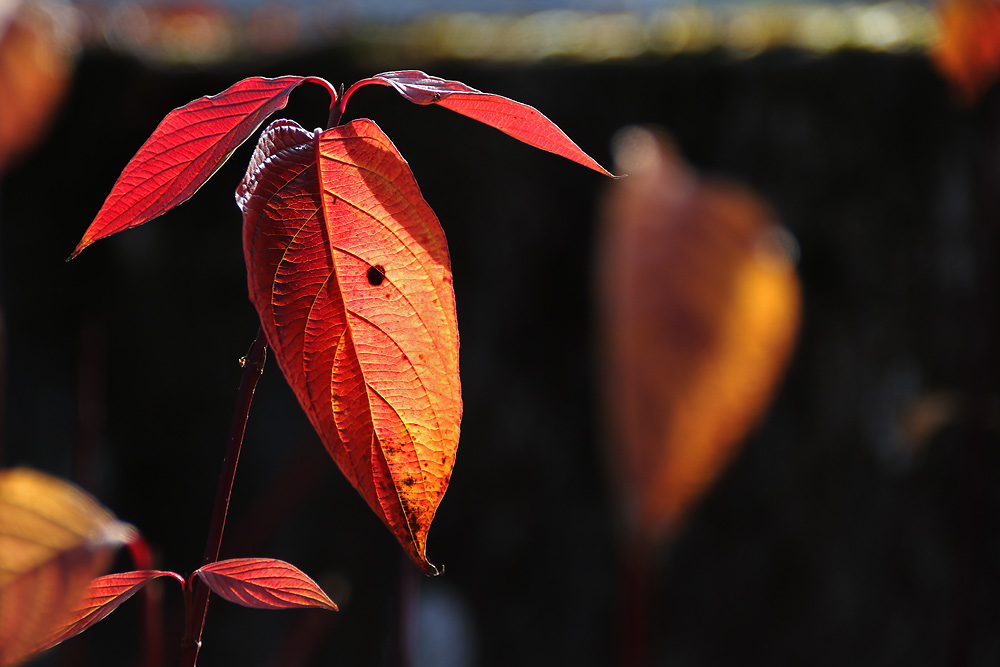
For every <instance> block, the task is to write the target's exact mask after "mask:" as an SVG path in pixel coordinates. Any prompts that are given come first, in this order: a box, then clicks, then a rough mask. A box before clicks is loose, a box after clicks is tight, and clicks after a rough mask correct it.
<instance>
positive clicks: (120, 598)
mask: <svg viewBox="0 0 1000 667" xmlns="http://www.w3.org/2000/svg"><path fill="white" fill-rule="evenodd" d="M159 577H173V578H174V579H177V580H178V581H180V583H181V585H182V586H183V585H184V578H183V577H181V576H180V575H179V574H177V573H175V572H162V571H160V570H136V571H133V572H120V573H117V574H108V575H105V576H103V577H97V578H96V579H94V580H92V581H91V582H90V585H89V586H88V587H87V591H86V593H85V594H84V596H83V599H82V600H81V601H80V603H79V604H77V605H76V607H74V608H73V609H72V610H71V611H70V612H69V614H68V615H67V616H66V617H65V618H64V620H63V623H62V625H60V626H59V627H57V628H56V629H55V630H54V631H53V633H52V634H51V635H50V636H49V637H48V638H46V639H45V640H44V641H43V642H42V643H41V645H40V647H39V648H40V649H47V648H51V647H53V646H55V645H56V644H59V643H61V642H64V641H66V640H67V639H69V638H71V637H75V636H76V635H78V634H80V633H81V632H83V631H84V630H86V629H88V628H90V627H91V626H92V625H94V624H95V623H97V622H98V621H100V620H102V619H104V618H105V617H106V616H107V615H108V614H110V613H111V612H113V611H114V610H115V609H117V608H118V607H119V606H120V605H121V604H122V603H123V602H125V601H126V600H128V599H129V598H130V597H132V596H133V595H135V594H136V593H138V592H139V591H140V590H141V589H142V588H143V587H144V586H145V585H146V584H148V583H149V582H151V581H152V580H154V579H157V578H159Z"/></svg>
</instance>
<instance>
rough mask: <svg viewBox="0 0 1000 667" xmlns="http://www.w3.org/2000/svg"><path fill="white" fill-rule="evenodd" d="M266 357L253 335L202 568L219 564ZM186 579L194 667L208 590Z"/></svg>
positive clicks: (189, 664) (187, 643)
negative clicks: (252, 405)
mask: <svg viewBox="0 0 1000 667" xmlns="http://www.w3.org/2000/svg"><path fill="white" fill-rule="evenodd" d="M266 357H267V337H266V336H265V334H264V330H263V329H259V330H258V331H257V338H256V339H255V340H254V342H253V345H252V346H251V347H250V351H249V352H248V353H247V356H246V357H244V358H243V359H241V360H240V363H241V364H242V366H243V377H242V378H241V380H240V389H239V393H238V394H237V396H236V409H235V411H234V412H233V423H232V427H231V428H230V431H229V445H228V447H227V449H226V457H225V459H223V462H222V475H221V477H220V478H219V488H218V491H217V492H216V495H215V509H214V510H213V514H212V523H211V525H210V526H209V529H208V541H207V542H206V544H205V559H204V561H203V562H202V565H207V564H208V563H214V562H215V561H217V560H219V551H220V550H221V549H222V533H223V531H224V530H225V528H226V514H227V513H228V511H229V498H230V496H231V494H232V491H233V479H234V478H235V477H236V464H237V463H239V460H240V448H241V447H242V446H243V432H244V431H245V429H246V424H247V417H248V416H249V414H250V404H251V403H252V402H253V393H254V389H255V388H256V387H257V381H258V380H259V379H260V376H261V373H263V371H264V360H265V358H266ZM194 579H195V578H194V577H191V578H189V584H190V589H188V590H186V591H185V594H186V595H188V596H191V595H193V597H194V599H193V602H192V604H191V607H190V612H189V613H188V614H187V631H186V632H185V635H184V639H183V641H182V642H181V660H180V665H181V667H195V664H196V663H197V661H198V650H199V649H200V648H201V634H202V631H203V630H204V629H205V616H206V615H207V613H208V595H209V590H208V586H206V585H205V584H204V583H202V582H200V581H197V582H196V581H194Z"/></svg>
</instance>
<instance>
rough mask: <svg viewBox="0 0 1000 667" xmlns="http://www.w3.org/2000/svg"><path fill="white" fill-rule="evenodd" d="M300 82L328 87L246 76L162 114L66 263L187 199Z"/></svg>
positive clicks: (292, 78) (293, 78)
mask: <svg viewBox="0 0 1000 667" xmlns="http://www.w3.org/2000/svg"><path fill="white" fill-rule="evenodd" d="M306 80H310V81H316V82H319V83H321V84H323V85H325V86H326V87H328V88H329V87H330V86H329V84H328V83H326V82H325V81H323V80H322V79H317V78H313V77H302V76H283V77H279V78H277V79H265V78H262V77H250V78H248V79H243V80H242V81H240V82H239V83H237V84H235V85H233V86H231V87H230V88H228V89H226V90H224V91H223V92H221V93H219V94H218V95H210V96H206V97H201V98H199V99H197V100H194V101H193V102H189V103H188V104H185V105H184V106H182V107H180V108H178V109H174V110H173V111H171V112H170V113H169V114H167V116H166V117H165V118H164V119H163V120H162V121H161V122H160V124H159V126H157V128H156V130H154V131H153V134H152V136H150V137H149V139H147V140H146V143H145V144H143V145H142V147H141V148H140V149H139V152H138V153H136V154H135V157H133V158H132V159H131V160H130V161H129V163H128V164H127V165H126V166H125V169H124V170H123V171H122V173H121V175H120V176H119V177H118V180H117V182H115V184H114V187H113V188H112V189H111V194H110V195H108V198H107V199H106V200H105V202H104V205H103V206H102V207H101V210H100V211H99V212H98V214H97V217H96V218H95V219H94V221H93V222H92V223H91V225H90V227H89V228H88V229H87V231H86V233H85V234H84V236H83V238H82V239H81V240H80V243H79V244H78V245H77V247H76V249H75V250H74V251H73V254H72V255H71V256H70V259H72V258H73V257H76V256H77V255H78V254H80V252H81V251H82V250H83V249H84V248H86V247H87V246H88V245H90V244H91V243H93V242H94V241H97V240H98V239H101V238H104V237H106V236H110V235H111V234H115V233H117V232H120V231H122V230H125V229H130V228H132V227H136V226H138V225H141V224H143V223H145V222H149V221H150V220H152V219H153V218H156V217H157V216H159V215H161V214H163V213H165V212H166V211H168V210H170V209H171V208H173V207H175V206H177V205H178V204H181V203H183V202H184V201H186V200H188V199H189V198H190V197H191V196H192V195H193V194H194V193H195V192H196V191H197V190H198V189H199V188H200V187H201V186H202V185H203V184H204V183H205V181H207V180H208V179H209V178H210V177H211V176H212V174H214V173H215V172H216V171H217V170H218V169H219V167H221V166H222V164H223V163H224V162H225V161H226V160H227V159H229V156H230V155H232V153H233V151H235V150H236V149H237V148H238V147H239V145H240V144H242V143H243V142H244V141H246V139H247V137H249V136H250V135H251V134H253V132H254V131H255V130H256V129H257V128H258V127H260V124H261V123H262V122H263V121H264V119H265V118H267V117H268V116H269V115H270V114H272V113H273V112H275V111H277V110H278V109H282V108H284V106H285V104H287V102H288V96H289V95H290V94H291V92H292V90H294V89H295V88H296V87H297V86H298V85H299V84H300V83H302V82H303V81H306ZM331 94H332V88H331Z"/></svg>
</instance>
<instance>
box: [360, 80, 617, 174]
mask: <svg viewBox="0 0 1000 667" xmlns="http://www.w3.org/2000/svg"><path fill="white" fill-rule="evenodd" d="M365 84H380V85H384V86H392V87H393V88H394V89H395V90H396V91H398V92H399V94H400V95H402V96H403V97H405V98H406V99H408V100H409V101H411V102H413V103H414V104H437V105H438V106H442V107H445V108H446V109H451V110H452V111H454V112H456V113H460V114H462V115H463V116H468V117H469V118H472V119H474V120H478V121H479V122H481V123H485V124H486V125H489V126H491V127H495V128H496V129H498V130H500V131H501V132H504V133H505V134H508V135H510V136H512V137H514V138H515V139H518V140H519V141H523V142H524V143H526V144H529V145H531V146H534V147H535V148H541V149H542V150H546V151H549V152H550V153H555V154H556V155H560V156H562V157H564V158H567V159H569V160H572V161H574V162H577V163H579V164H582V165H584V166H585V167H589V168H591V169H593V170H594V171H597V172H599V173H601V174H604V175H605V176H611V173H610V172H608V171H607V170H606V169H605V168H604V167H602V166H601V165H599V164H598V163H597V161H596V160H594V159H593V158H592V157H590V156H589V155H587V154H586V153H584V152H583V150H582V149H581V148H580V147H579V146H577V145H576V144H575V143H574V142H573V140H572V139H570V138H569V137H568V136H566V133H565V132H563V131H562V130H561V129H559V126H558V125H556V124H555V123H553V122H552V121H551V120H549V119H548V118H546V117H545V116H544V115H543V114H542V113H541V112H540V111H538V110H537V109H535V108H534V107H532V106H529V105H527V104H523V103H521V102H516V101H514V100H512V99H509V98H506V97H502V96H500V95H494V94H492V93H484V92H481V91H479V90H476V89H475V88H471V87H469V86H467V85H465V84H464V83H462V82H460V81H449V80H447V79H440V78H438V77H436V76H430V75H428V74H425V73H423V72H420V71H417V70H406V71H400V72H384V73H382V74H376V75H375V76H373V77H372V78H370V79H365V80H364V81H360V82H358V83H357V84H355V86H353V87H354V88H356V87H358V86H360V85H365ZM345 97H346V96H345Z"/></svg>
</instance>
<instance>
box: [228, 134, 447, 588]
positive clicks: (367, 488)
mask: <svg viewBox="0 0 1000 667" xmlns="http://www.w3.org/2000/svg"><path fill="white" fill-rule="evenodd" d="M317 157H318V162H317ZM237 199H238V202H239V203H240V206H241V208H242V209H243V211H244V252H245V254H246V261H247V266H248V280H249V287H250V294H251V300H252V301H253V303H254V304H255V306H256V307H257V310H258V312H259V314H260V318H261V324H262V326H263V327H264V330H265V331H266V332H267V336H268V342H269V344H270V345H271V347H272V349H273V351H274V353H275V358H276V359H277V361H278V364H279V366H281V368H282V371H283V372H284V374H285V377H286V378H287V379H288V382H289V384H290V385H291V386H292V389H293V390H294V391H295V394H296V396H297V397H298V399H299V402H300V404H301V405H302V407H303V409H304V410H305V412H306V414H307V415H308V416H309V418H310V420H311V421H312V423H313V426H314V427H315V428H316V431H317V432H318V433H319V434H320V436H321V438H322V439H323V443H324V445H325V446H326V448H327V451H329V452H330V455H331V456H332V457H333V459H334V461H336V463H337V465H338V466H339V467H340V469H341V471H342V472H343V473H344V475H345V476H346V477H347V478H348V479H349V480H350V481H351V483H352V484H353V485H354V486H355V488H357V489H358V491H359V492H360V493H361V495H362V496H363V497H364V498H365V500H366V501H367V502H368V504H369V506H370V507H371V508H372V509H373V510H374V511H375V513H376V514H377V515H378V516H379V517H380V518H382V520H383V521H384V522H385V523H386V525H387V526H388V527H389V529H390V530H391V531H392V532H393V534H394V535H395V536H396V537H397V539H399V541H400V543H401V544H402V545H403V546H404V548H405V549H406V550H407V552H408V553H409V554H410V556H411V557H412V558H413V559H414V561H415V562H416V563H418V564H419V565H420V566H421V567H422V568H423V569H424V570H425V571H428V572H434V571H435V568H434V566H433V565H431V564H430V563H429V562H428V561H427V558H426V554H425V551H426V537H427V531H428V529H429V527H430V523H431V520H432V519H433V517H434V513H435V512H436V510H437V507H438V504H439V503H440V501H441V498H442V497H443V495H444V493H445V490H446V489H447V486H448V481H449V479H450V476H451V470H452V467H453V465H454V461H455V450H456V447H457V443H458V434H459V423H460V421H461V414H462V402H461V390H460V384H459V377H458V325H457V321H456V315H455V299H454V292H453V290H452V286H451V266H450V261H449V259H448V250H447V243H446V241H445V237H444V232H443V231H442V229H441V226H440V224H439V223H438V220H437V218H436V216H435V215H434V213H433V211H431V209H430V207H429V206H428V205H427V203H426V202H425V201H424V200H423V197H422V196H421V195H420V191H419V188H418V187H417V185H416V182H415V181H414V179H413V176H412V174H411V172H410V170H409V167H408V166H407V164H406V162H405V161H404V160H403V159H402V157H401V156H400V155H399V153H398V151H396V149H395V147H394V146H393V145H392V143H391V142H390V141H389V139H388V138H387V137H386V136H385V135H384V134H383V133H382V132H381V130H379V129H378V127H377V126H376V125H375V124H374V123H373V122H371V121H369V120H359V121H354V122H353V123H350V124H347V125H343V126H338V127H334V128H332V129H330V130H326V131H324V132H322V133H320V134H319V135H314V134H312V133H310V132H306V131H305V130H303V129H302V128H301V127H299V126H297V125H296V124H294V123H291V122H290V121H276V122H275V123H273V124H272V125H271V126H270V127H269V128H268V129H267V131H265V133H264V134H263V136H262V137H261V141H260V143H259V144H258V147H257V151H256V153H255V155H254V157H253V159H252V161H251V165H250V169H249V170H248V172H247V175H246V177H245V178H244V181H243V183H242V184H241V186H240V189H239V190H238V192H237Z"/></svg>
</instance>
